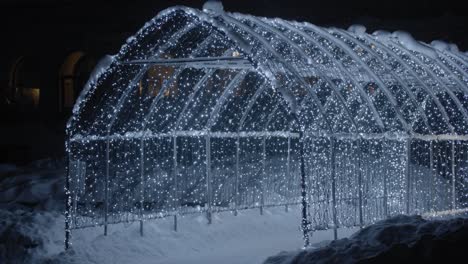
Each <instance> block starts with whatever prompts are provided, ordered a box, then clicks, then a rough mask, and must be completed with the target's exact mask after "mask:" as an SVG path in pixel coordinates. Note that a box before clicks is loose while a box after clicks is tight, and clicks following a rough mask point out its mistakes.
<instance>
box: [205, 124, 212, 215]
mask: <svg viewBox="0 0 468 264" xmlns="http://www.w3.org/2000/svg"><path fill="white" fill-rule="evenodd" d="M205 141H206V146H205V148H206V150H205V152H206V202H207V212H206V217H207V218H208V224H211V222H212V217H211V213H212V212H211V138H210V134H209V133H208V132H207V134H206V140H205Z"/></svg>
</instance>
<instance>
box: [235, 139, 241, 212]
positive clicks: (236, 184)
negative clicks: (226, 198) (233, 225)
mask: <svg viewBox="0 0 468 264" xmlns="http://www.w3.org/2000/svg"><path fill="white" fill-rule="evenodd" d="M239 154H240V138H239V133H237V138H236V180H235V183H234V184H235V198H234V203H235V204H234V206H235V208H234V215H237V214H238V210H239V205H240V196H239V184H240V181H239V174H240V171H239Z"/></svg>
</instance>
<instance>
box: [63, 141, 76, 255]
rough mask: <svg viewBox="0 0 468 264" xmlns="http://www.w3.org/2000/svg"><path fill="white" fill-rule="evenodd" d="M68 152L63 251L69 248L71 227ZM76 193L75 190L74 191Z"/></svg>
mask: <svg viewBox="0 0 468 264" xmlns="http://www.w3.org/2000/svg"><path fill="white" fill-rule="evenodd" d="M69 144H70V143H69V141H68V143H67V146H68V147H70V145H69ZM70 162H71V159H70V152H69V153H68V155H67V174H66V179H65V190H66V191H65V195H66V200H65V250H68V249H69V248H70V240H71V226H70V221H71V214H70V213H71V202H72V201H71V199H72V198H71V192H70ZM75 191H76V190H75Z"/></svg>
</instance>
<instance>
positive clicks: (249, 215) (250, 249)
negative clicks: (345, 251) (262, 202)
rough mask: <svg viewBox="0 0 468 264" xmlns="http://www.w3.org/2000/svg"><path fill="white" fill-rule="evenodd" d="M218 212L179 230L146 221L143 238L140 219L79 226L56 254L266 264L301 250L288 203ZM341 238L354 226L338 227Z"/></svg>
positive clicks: (295, 214) (316, 238) (80, 258)
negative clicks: (66, 248)
mask: <svg viewBox="0 0 468 264" xmlns="http://www.w3.org/2000/svg"><path fill="white" fill-rule="evenodd" d="M231 214H232V213H231V212H224V213H220V214H215V216H214V219H213V220H214V221H213V223H212V224H211V225H208V224H207V220H206V218H205V216H204V215H189V216H185V217H183V218H181V219H179V226H178V231H177V232H175V231H173V230H172V228H173V222H172V218H167V219H161V220H155V221H149V222H146V223H145V230H144V233H145V234H144V236H143V237H141V236H140V235H139V225H138V223H134V224H131V225H130V226H124V225H112V226H110V233H109V235H108V236H107V237H105V236H103V235H102V228H91V229H83V230H76V231H75V232H74V236H73V240H72V241H73V242H74V243H73V245H72V250H71V251H70V252H67V253H66V254H64V255H61V256H57V258H59V259H61V258H63V259H61V261H63V260H65V261H66V262H69V263H90V262H91V263H167V264H171V263H174V264H175V263H177V264H179V263H236V264H238V263H262V262H263V261H264V260H265V259H266V258H267V257H268V256H270V255H274V254H277V253H278V252H280V251H283V250H297V249H299V248H301V247H302V245H303V241H302V238H301V231H300V230H299V223H300V221H299V219H300V212H299V210H298V208H291V209H290V210H289V212H285V210H284V207H279V208H270V209H268V210H265V214H264V215H263V216H261V215H260V214H259V211H258V210H246V211H241V212H240V213H239V215H238V216H236V217H235V216H233V215H231ZM340 231H341V232H340V237H343V236H349V235H350V234H351V233H352V232H353V231H354V230H340ZM332 238H333V233H332V231H323V232H316V233H314V235H313V237H312V243H318V242H321V241H324V240H331V239H332Z"/></svg>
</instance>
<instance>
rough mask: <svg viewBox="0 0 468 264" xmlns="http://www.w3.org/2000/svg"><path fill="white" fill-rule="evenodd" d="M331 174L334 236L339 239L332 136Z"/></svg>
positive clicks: (331, 140)
mask: <svg viewBox="0 0 468 264" xmlns="http://www.w3.org/2000/svg"><path fill="white" fill-rule="evenodd" d="M330 174H331V181H332V186H331V188H332V189H331V192H332V214H333V238H334V240H336V239H338V219H337V215H336V175H335V174H336V172H335V139H334V138H333V137H331V138H330Z"/></svg>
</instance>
